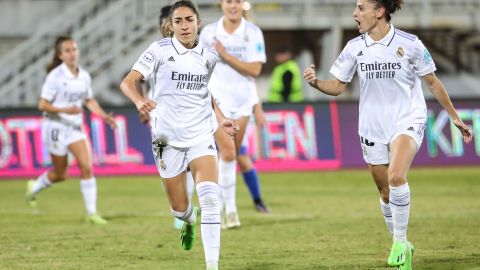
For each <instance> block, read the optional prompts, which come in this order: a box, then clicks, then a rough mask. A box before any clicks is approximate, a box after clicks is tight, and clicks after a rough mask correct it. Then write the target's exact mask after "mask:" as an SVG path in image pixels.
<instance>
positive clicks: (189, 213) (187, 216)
mask: <svg viewBox="0 0 480 270" xmlns="http://www.w3.org/2000/svg"><path fill="white" fill-rule="evenodd" d="M170 212H172V214H173V216H174V217H176V218H178V219H180V220H183V221H185V222H187V223H188V224H193V223H194V222H195V219H196V218H197V217H196V216H195V215H193V207H192V203H189V204H188V207H187V210H185V212H179V211H175V210H173V209H172V208H171V207H170Z"/></svg>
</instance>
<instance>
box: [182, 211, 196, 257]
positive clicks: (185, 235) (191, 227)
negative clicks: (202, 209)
mask: <svg viewBox="0 0 480 270" xmlns="http://www.w3.org/2000/svg"><path fill="white" fill-rule="evenodd" d="M197 213H198V207H196V206H195V207H193V214H192V215H193V216H194V217H195V221H194V222H193V223H192V224H188V223H187V222H184V224H183V227H182V231H181V232H180V240H181V242H182V248H183V249H185V250H190V249H192V247H193V244H194V243H195V238H196V237H197V235H196V233H195V227H196V226H197V220H198V217H197Z"/></svg>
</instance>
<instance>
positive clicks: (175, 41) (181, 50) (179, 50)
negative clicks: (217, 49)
mask: <svg viewBox="0 0 480 270" xmlns="http://www.w3.org/2000/svg"><path fill="white" fill-rule="evenodd" d="M172 45H173V47H174V48H175V50H176V51H177V53H178V54H186V53H187V52H189V51H193V52H196V53H198V54H202V53H203V46H202V42H201V41H200V39H198V43H197V46H195V47H193V48H192V49H187V48H185V46H183V44H182V43H180V41H179V40H178V39H177V38H176V37H175V36H173V37H172Z"/></svg>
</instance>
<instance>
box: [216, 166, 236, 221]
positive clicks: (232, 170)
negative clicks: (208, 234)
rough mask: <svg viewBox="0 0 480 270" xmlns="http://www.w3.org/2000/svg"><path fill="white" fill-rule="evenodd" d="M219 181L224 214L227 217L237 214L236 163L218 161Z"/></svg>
mask: <svg viewBox="0 0 480 270" xmlns="http://www.w3.org/2000/svg"><path fill="white" fill-rule="evenodd" d="M218 167H219V170H218V171H219V179H218V185H219V186H220V195H221V198H222V201H223V204H224V205H225V212H226V214H227V215H228V214H229V213H232V212H237V202H236V188H237V177H236V176H237V175H236V169H237V162H236V161H235V160H233V161H224V160H222V159H220V160H219V164H218Z"/></svg>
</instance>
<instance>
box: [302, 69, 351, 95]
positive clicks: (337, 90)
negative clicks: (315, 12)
mask: <svg viewBox="0 0 480 270" xmlns="http://www.w3.org/2000/svg"><path fill="white" fill-rule="evenodd" d="M303 78H304V79H305V80H306V81H307V82H308V84H310V86H311V87H313V88H315V89H317V90H319V91H320V92H322V93H324V94H326V95H329V96H338V95H340V94H341V93H343V92H344V91H345V90H346V89H347V83H346V82H342V81H340V80H339V79H337V78H334V79H332V80H318V79H317V75H316V72H315V66H314V65H310V67H308V68H307V69H305V71H304V72H303Z"/></svg>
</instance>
